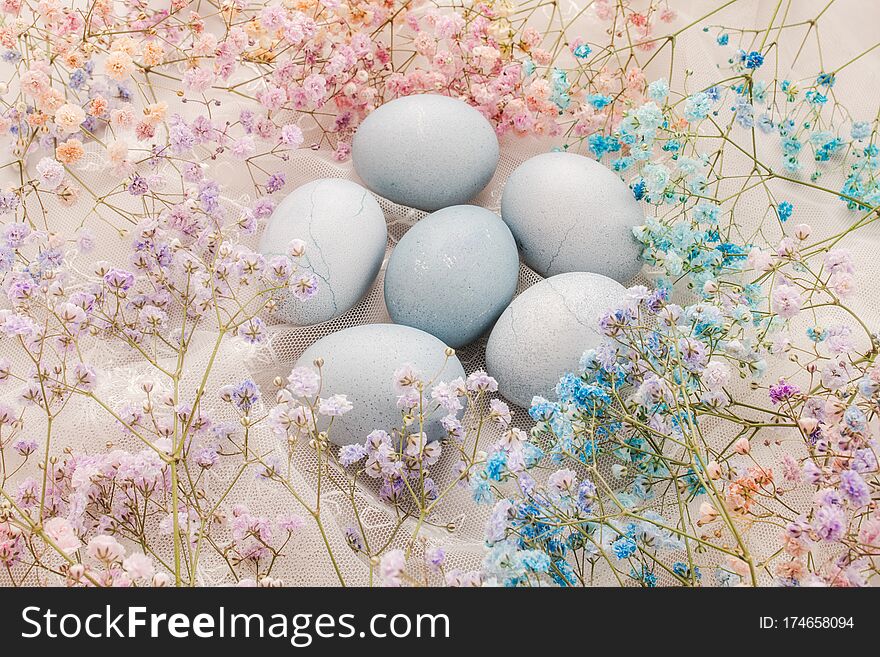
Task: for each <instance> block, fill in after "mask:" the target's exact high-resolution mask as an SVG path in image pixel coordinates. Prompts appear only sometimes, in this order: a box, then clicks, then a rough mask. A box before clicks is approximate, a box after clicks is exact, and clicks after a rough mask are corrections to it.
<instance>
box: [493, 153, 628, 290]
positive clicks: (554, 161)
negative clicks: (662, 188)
mask: <svg viewBox="0 0 880 657" xmlns="http://www.w3.org/2000/svg"><path fill="white" fill-rule="evenodd" d="M501 216H502V218H503V219H504V221H505V222H506V223H507V225H508V226H509V227H510V230H511V232H512V233H513V236H514V237H515V238H516V241H517V244H518V245H519V247H520V250H521V251H522V256H523V261H524V262H525V263H526V264H527V265H529V266H530V267H531V268H532V269H534V270H535V271H537V272H538V273H539V274H541V275H542V276H554V275H556V274H562V273H566V272H576V271H592V272H596V273H599V274H603V275H604V276H608V277H610V278H613V279H614V280H616V281H619V282H621V283H629V282H630V281H631V279H632V278H633V277H634V276H635V275H636V274H637V273H638V271H639V270H640V268H641V264H640V263H639V245H638V242H637V241H636V239H635V238H634V237H633V234H632V229H633V227H634V226H638V225H641V224H643V223H644V214H643V213H642V210H641V208H640V207H639V203H638V201H636V200H635V198H634V197H633V194H632V191H631V190H630V189H629V188H628V187H627V186H626V185H625V184H624V183H623V182H622V181H621V180H620V179H619V178H618V177H617V175H616V174H615V173H614V172H612V171H611V170H610V169H608V168H607V167H605V166H604V165H602V164H600V163H598V162H596V161H595V160H592V159H590V158H587V157H583V156H582V155H576V154H574V153H562V152H554V153H543V154H541V155H536V156H535V157H532V158H530V159H528V160H526V161H525V162H523V163H522V164H521V165H520V166H519V167H517V168H516V169H515V170H514V172H513V173H512V174H510V177H509V178H508V179H507V183H506V184H505V186H504V190H503V192H502V196H501Z"/></svg>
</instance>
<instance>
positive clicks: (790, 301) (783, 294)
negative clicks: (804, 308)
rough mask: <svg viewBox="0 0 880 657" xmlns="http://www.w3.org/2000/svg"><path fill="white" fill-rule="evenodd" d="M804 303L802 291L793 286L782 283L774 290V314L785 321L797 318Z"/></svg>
mask: <svg viewBox="0 0 880 657" xmlns="http://www.w3.org/2000/svg"><path fill="white" fill-rule="evenodd" d="M803 302H804V300H803V297H802V296H801V294H800V291H799V290H798V289H797V288H796V287H794V286H793V285H789V284H787V283H782V284H779V285H777V286H776V287H775V288H774V290H773V296H772V307H773V312H775V313H776V314H777V315H779V316H780V317H782V318H783V319H791V318H792V317H796V316H797V315H798V313H800V311H801V305H802V304H803Z"/></svg>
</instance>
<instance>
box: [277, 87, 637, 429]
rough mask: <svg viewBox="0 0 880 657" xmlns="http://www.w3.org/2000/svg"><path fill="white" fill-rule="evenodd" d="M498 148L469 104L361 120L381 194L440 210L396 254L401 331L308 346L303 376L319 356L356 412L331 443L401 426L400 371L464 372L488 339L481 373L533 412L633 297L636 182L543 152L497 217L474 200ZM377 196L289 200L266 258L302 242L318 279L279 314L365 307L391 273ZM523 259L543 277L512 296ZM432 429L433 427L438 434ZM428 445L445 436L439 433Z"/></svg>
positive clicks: (323, 187)
mask: <svg viewBox="0 0 880 657" xmlns="http://www.w3.org/2000/svg"><path fill="white" fill-rule="evenodd" d="M498 155H499V146H498V140H497V138H496V136H495V132H494V130H493V129H492V126H491V125H490V124H489V123H488V121H486V119H485V118H484V117H483V116H482V115H481V114H480V113H479V112H478V111H477V110H476V109H474V108H473V107H471V106H470V105H468V104H467V103H465V102H463V101H460V100H457V99H454V98H449V97H446V96H437V95H418V96H409V97H405V98H400V99H398V100H394V101H392V102H390V103H387V104H385V105H383V106H381V107H379V108H378V109H377V110H375V111H374V112H373V113H371V114H370V115H369V116H368V117H367V119H366V120H365V121H364V122H363V123H362V124H361V125H360V127H359V129H358V132H357V134H356V135H355V138H354V141H353V143H352V160H353V163H354V167H355V171H356V172H357V174H358V176H359V177H360V178H361V180H362V181H363V182H364V184H365V185H366V186H367V187H368V188H369V190H371V191H372V192H375V193H376V194H378V195H380V196H382V197H384V198H385V199H388V200H390V201H393V202H395V203H399V204H401V205H404V206H408V207H413V208H417V209H420V210H425V211H428V212H430V213H431V214H429V215H428V216H427V217H425V218H424V219H422V220H421V221H419V222H418V223H417V224H416V225H415V226H413V227H412V228H410V229H409V230H408V231H407V232H406V234H405V235H404V236H403V238H402V239H401V240H400V241H399V243H398V244H397V246H396V247H395V248H394V249H393V251H392V252H391V256H390V258H389V260H388V264H387V268H386V272H385V282H384V293H385V302H386V305H387V307H388V312H389V315H390V316H391V318H392V320H393V321H394V322H395V324H372V325H364V326H354V327H352V328H348V329H345V330H342V331H338V332H336V333H333V334H331V335H329V336H327V337H325V338H323V339H321V340H319V341H317V342H316V343H315V344H313V345H312V346H311V347H309V349H307V350H306V352H305V353H304V354H303V355H302V356H301V358H300V360H299V361H298V365H310V364H311V363H312V362H314V360H315V359H316V358H319V357H321V358H323V359H324V366H323V371H322V374H323V377H324V382H325V389H326V390H330V391H339V392H345V393H346V394H347V395H348V397H349V399H350V400H351V401H352V403H353V404H354V410H353V411H351V412H350V413H348V414H346V415H344V416H342V417H339V418H336V421H335V422H334V429H335V431H334V434H335V436H334V437H333V440H334V442H338V443H339V444H345V443H349V442H355V441H360V440H362V439H363V436H364V435H366V433H367V432H369V431H371V430H373V429H375V428H385V427H391V426H396V425H399V424H400V415H399V410H398V409H397V408H396V406H395V403H394V400H395V397H396V395H395V392H394V390H393V382H392V378H393V372H394V370H395V369H397V367H399V366H400V365H401V364H403V363H410V364H412V365H413V366H415V368H416V369H418V370H419V371H421V372H422V373H423V374H424V375H425V376H427V377H431V378H432V379H435V380H446V381H448V380H451V379H454V378H456V377H459V376H464V370H463V368H462V366H461V363H460V362H459V361H458V359H457V358H456V357H455V356H451V357H447V356H446V353H445V352H446V351H447V350H446V347H447V346H449V347H453V348H459V347H462V346H464V345H467V344H469V343H471V342H473V341H474V340H476V339H477V338H479V337H480V336H482V335H484V334H486V333H487V332H489V331H490V330H491V333H490V336H489V340H488V343H487V346H486V369H487V370H488V372H489V374H490V375H492V376H493V377H495V378H496V379H497V380H498V385H499V390H500V392H501V393H502V394H503V395H504V396H505V397H506V398H507V399H508V400H509V401H511V402H513V403H515V404H518V405H520V406H523V407H528V406H529V405H530V404H531V401H532V397H533V396H535V395H540V396H545V397H546V396H550V395H551V394H552V391H553V388H554V385H555V383H556V381H558V379H559V377H560V376H561V375H562V374H563V373H564V372H566V371H569V370H572V369H573V368H575V367H576V366H577V364H578V361H579V359H580V357H581V355H582V354H583V352H584V351H585V350H586V349H589V348H591V347H594V346H596V344H598V342H599V340H600V335H599V332H598V326H597V319H598V317H599V315H600V314H601V313H602V312H604V311H605V310H607V309H609V308H611V307H613V306H615V305H617V304H619V303H620V302H622V301H623V298H624V295H625V290H624V287H623V286H622V285H621V283H622V282H624V283H625V282H627V281H629V280H630V279H631V278H632V276H633V275H635V273H636V272H637V270H638V251H637V246H636V243H635V240H634V239H633V237H632V227H633V226H635V225H637V224H640V223H642V221H643V216H642V213H641V210H640V208H639V205H638V203H637V202H636V200H635V199H634V198H633V195H632V193H631V192H630V190H629V189H628V188H627V186H626V185H625V184H624V183H623V182H621V181H620V179H619V178H618V177H617V176H616V175H614V174H613V173H612V172H611V171H609V170H608V169H606V168H605V167H604V166H602V165H601V164H599V163H597V162H595V161H593V160H591V159H589V158H586V157H582V156H580V155H575V154H572V153H564V152H552V153H545V154H542V155H538V156H536V157H533V158H531V159H529V160H527V161H526V162H524V163H523V164H522V165H520V166H519V167H518V168H517V169H516V170H515V171H514V172H513V173H512V174H511V175H510V177H509V178H508V180H507V182H506V184H505V187H504V190H503V194H502V200H501V216H500V217H499V216H498V215H497V214H495V213H493V212H491V211H489V210H486V209H484V208H482V207H478V206H475V205H467V204H466V203H467V202H468V201H469V200H471V199H472V198H474V196H476V195H477V194H479V192H480V191H481V190H482V189H483V188H484V187H485V186H486V185H487V184H488V183H489V181H490V180H491V179H492V177H493V175H494V174H495V169H496V167H497V164H498ZM371 191H368V189H365V188H364V187H361V186H360V185H358V184H356V183H354V182H351V181H348V180H342V179H322V180H317V181H314V182H311V183H309V184H307V185H303V186H302V187H299V188H297V189H296V190H294V191H293V192H292V193H291V194H290V195H289V196H287V198H285V199H284V201H283V202H282V203H280V204H279V206H278V208H277V209H276V210H275V213H274V214H273V215H272V217H271V218H270V220H269V224H268V226H267V228H266V230H265V232H264V234H263V238H262V242H261V247H260V248H261V251H262V252H263V253H264V254H265V255H275V254H277V253H283V252H284V251H285V250H286V247H287V245H288V244H289V243H290V241H291V240H292V239H294V238H299V239H302V240H303V241H304V242H305V243H306V255H305V256H304V259H303V261H302V262H300V263H299V264H300V266H301V267H302V268H304V269H307V270H309V271H311V272H312V273H313V274H314V275H315V276H316V277H317V278H318V281H319V288H318V292H317V294H316V295H315V297H314V298H313V299H311V300H309V301H308V302H306V303H298V302H295V301H289V300H288V301H283V302H282V303H281V304H280V305H279V312H280V315H281V317H282V318H283V319H284V320H285V321H288V322H291V323H294V324H298V325H311V324H317V323H321V322H325V321H328V320H330V319H332V318H334V317H338V316H339V315H341V314H343V313H344V312H345V311H347V310H349V309H350V308H351V307H352V306H354V305H355V304H356V303H357V302H358V300H359V299H360V298H361V297H363V296H364V294H365V293H366V292H367V290H368V289H369V287H370V285H371V284H372V282H373V280H375V278H376V275H377V274H378V272H379V269H380V267H381V265H382V261H383V258H384V254H385V247H386V241H387V229H386V224H385V218H384V215H383V212H382V209H381V208H380V206H379V204H378V203H377V202H376V199H375V198H374V197H373V195H372V193H371ZM520 256H521V257H522V259H523V261H524V262H525V263H526V264H527V265H528V266H529V267H531V268H532V269H534V270H535V271H536V272H538V273H539V274H541V275H542V276H545V277H547V278H545V280H543V281H541V282H539V283H537V284H535V285H533V286H532V287H530V288H529V289H528V290H526V291H525V292H524V293H523V294H521V295H519V296H518V297H517V298H516V299H514V298H513V297H514V294H515V292H516V287H517V281H518V277H519V262H520ZM435 424H436V426H435ZM425 431H426V433H427V435H428V437H429V438H430V439H434V438H438V437H440V436H441V435H442V433H443V431H442V427H440V425H439V422H434V424H431V423H429V425H428V426H427V427H426V428H425Z"/></svg>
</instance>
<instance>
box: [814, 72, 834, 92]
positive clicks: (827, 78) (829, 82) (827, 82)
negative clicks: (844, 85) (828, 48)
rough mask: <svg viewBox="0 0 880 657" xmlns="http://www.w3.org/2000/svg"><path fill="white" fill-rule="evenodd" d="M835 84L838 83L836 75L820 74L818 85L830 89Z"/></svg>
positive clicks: (817, 79)
mask: <svg viewBox="0 0 880 657" xmlns="http://www.w3.org/2000/svg"><path fill="white" fill-rule="evenodd" d="M835 82H837V78H836V77H835V75H834V73H820V74H819V76H818V77H817V78H816V84H818V85H821V86H823V87H828V88H829V89H830V88H831V87H833V86H834V83H835Z"/></svg>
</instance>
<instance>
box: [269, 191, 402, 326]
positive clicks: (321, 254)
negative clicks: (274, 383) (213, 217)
mask: <svg viewBox="0 0 880 657" xmlns="http://www.w3.org/2000/svg"><path fill="white" fill-rule="evenodd" d="M294 239H301V240H303V241H304V242H305V245H306V246H305V256H304V257H302V258H299V259H297V260H296V261H295V262H296V264H297V267H298V269H299V270H300V271H310V272H312V273H313V274H314V275H315V277H316V278H317V279H318V291H317V293H316V294H315V295H314V296H313V297H312V298H311V299H308V300H306V301H300V300H298V299H296V298H294V297H293V295H292V294H290V293H286V295H285V297H284V299H283V300H282V302H281V303H280V304H279V305H278V314H279V316H280V317H281V318H282V319H283V320H284V321H286V322H289V323H291V324H297V325H300V326H307V325H311V324H320V323H321V322H326V321H328V320H330V319H333V318H334V317H338V316H339V315H341V314H342V313H344V312H345V311H346V310H348V309H349V308H351V307H352V306H353V305H355V304H356V303H357V302H358V301H359V300H360V299H361V297H363V296H364V294H365V293H366V292H367V290H368V289H369V288H370V284H371V283H372V282H373V281H374V280H375V278H376V274H378V273H379V268H380V267H381V266H382V260H383V259H384V257H385V247H386V243H387V239H388V232H387V227H386V224H385V215H384V214H383V212H382V208H380V207H379V203H378V202H377V201H376V199H375V198H374V197H373V195H372V194H371V193H370V192H369V191H368V190H366V189H364V188H363V187H361V186H360V185H358V184H357V183H354V182H352V181H350V180H342V179H337V178H325V179H321V180H315V181H313V182H310V183H307V184H305V185H303V186H302V187H297V188H296V189H295V190H293V191H292V192H291V193H290V194H288V195H287V197H286V198H285V199H284V200H283V201H281V203H279V204H278V207H277V208H275V212H273V213H272V216H271V217H270V218H269V223H268V225H267V226H266V230H265V231H264V232H263V236H262V238H261V240H260V252H261V253H262V254H263V255H264V256H267V257H271V256H274V255H286V254H287V251H288V246H289V245H290V243H291V241H292V240H294Z"/></svg>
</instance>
